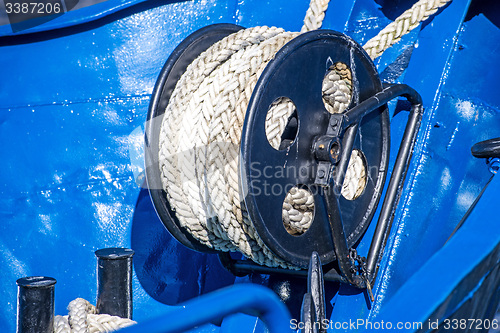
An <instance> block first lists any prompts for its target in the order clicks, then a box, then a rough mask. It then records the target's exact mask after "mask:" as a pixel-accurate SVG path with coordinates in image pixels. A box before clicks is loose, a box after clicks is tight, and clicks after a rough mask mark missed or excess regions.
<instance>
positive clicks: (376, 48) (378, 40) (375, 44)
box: [363, 0, 451, 59]
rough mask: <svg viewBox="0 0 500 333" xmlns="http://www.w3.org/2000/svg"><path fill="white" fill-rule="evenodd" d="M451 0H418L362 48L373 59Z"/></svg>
mask: <svg viewBox="0 0 500 333" xmlns="http://www.w3.org/2000/svg"><path fill="white" fill-rule="evenodd" d="M450 1H451V0H420V1H418V2H416V3H415V4H414V5H413V6H412V7H411V8H410V9H408V10H406V11H405V12H404V13H403V14H401V15H400V16H399V17H398V18H397V19H396V20H395V21H394V22H392V23H390V24H389V25H387V26H386V27H385V28H384V29H383V30H382V31H380V32H379V33H378V34H377V36H375V37H373V38H372V39H370V40H369V41H368V42H366V44H365V46H363V48H364V49H365V51H366V53H368V55H369V56H370V57H371V58H372V59H375V58H377V57H379V56H380V55H382V53H384V51H385V50H387V49H388V48H389V47H391V46H392V45H394V44H395V43H397V42H398V41H399V40H400V39H401V37H402V36H404V35H406V34H407V33H409V32H410V31H412V30H413V29H415V28H416V27H418V26H419V25H420V23H421V22H423V21H425V20H427V19H428V18H429V17H430V16H431V15H433V14H435V13H436V12H437V11H438V9H439V8H441V7H443V6H444V5H446V4H447V3H449V2H450Z"/></svg>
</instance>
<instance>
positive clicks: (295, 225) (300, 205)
mask: <svg viewBox="0 0 500 333" xmlns="http://www.w3.org/2000/svg"><path fill="white" fill-rule="evenodd" d="M281 216H282V219H283V225H284V227H285V229H286V231H287V232H288V233H289V234H290V235H293V236H300V235H302V234H303V233H305V232H306V231H307V230H308V229H309V227H311V224H312V221H313V219H314V196H313V194H312V193H311V191H310V190H309V189H308V188H307V187H306V186H300V185H299V186H294V187H292V188H291V189H290V191H288V193H287V194H286V196H285V200H284V201H283V210H282V214H281Z"/></svg>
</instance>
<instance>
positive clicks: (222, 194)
mask: <svg viewBox="0 0 500 333" xmlns="http://www.w3.org/2000/svg"><path fill="white" fill-rule="evenodd" d="M273 50H275V51H273ZM398 96H403V97H405V98H406V99H407V100H408V101H409V102H410V103H411V105H412V106H411V110H410V114H409V117H408V122H407V125H406V129H405V132H404V136H403V139H402V141H401V145H400V149H399V152H398V155H397V159H396V162H395V164H394V166H393V169H392V173H391V177H390V181H389V184H388V186H387V190H386V194H385V198H384V200H383V204H382V208H381V211H380V215H379V219H378V223H377V227H376V231H375V234H374V236H373V239H372V243H371V247H370V250H369V253H368V255H367V257H366V258H365V257H361V256H359V255H358V254H357V253H356V250H355V248H356V244H357V243H358V242H359V240H360V238H361V237H362V236H363V234H364V233H365V231H366V229H367V227H368V225H369V224H370V222H371V220H372V218H373V216H374V213H375V211H376V209H377V206H378V203H379V200H380V198H381V195H382V191H383V189H384V183H385V178H386V174H387V171H388V169H389V165H388V161H389V148H390V134H389V115H388V109H387V105H386V103H387V102H388V101H390V100H391V99H394V98H396V97H398ZM422 113H423V109H422V102H421V98H420V96H419V94H418V93H417V92H416V91H414V90H413V89H412V88H410V87H408V86H406V85H402V84H398V85H390V86H388V85H387V86H386V85H383V84H382V82H381V80H380V79H379V77H378V73H377V70H376V68H375V66H374V64H373V62H372V60H371V59H370V57H369V56H368V55H367V54H366V52H365V51H364V50H363V48H362V47H361V46H360V45H359V44H357V43H356V42H355V41H354V40H352V39H351V38H350V37H348V36H346V35H345V34H342V33H338V32H335V31H330V30H315V31H311V32H306V33H302V34H298V33H288V32H284V31H283V30H281V29H277V28H267V27H256V28H251V29H243V28H242V27H240V26H237V25H232V24H216V25H211V26H208V27H205V28H202V29H200V30H198V31H196V32H194V33H192V34H191V35H190V36H188V37H187V38H186V39H185V40H184V41H183V42H182V43H181V44H180V45H179V46H178V47H177V48H176V49H175V50H174V51H173V52H172V54H171V56H170V58H169V59H168V60H167V62H166V64H165V65H164V67H163V69H162V71H161V73H160V76H159V78H158V81H157V83H156V86H155V89H154V91H153V97H152V101H151V104H150V108H149V112H148V117H147V124H146V136H145V142H146V150H145V153H146V154H145V157H146V175H147V182H148V188H149V191H150V195H151V198H152V200H153V203H154V206H155V209H156V211H157V213H158V215H159V217H160V218H161V220H162V222H163V224H164V225H165V227H166V228H167V229H168V230H169V231H170V233H171V234H172V235H173V236H174V237H175V238H176V239H177V240H178V241H179V242H180V243H182V244H184V245H185V246H187V247H189V248H191V249H193V250H196V251H202V252H210V253H219V255H220V258H221V262H222V263H223V264H224V265H225V266H226V267H227V268H228V269H229V270H231V271H232V272H233V273H234V274H236V275H241V274H248V273H249V272H260V273H267V274H270V273H273V272H279V273H285V274H292V275H302V276H305V275H307V271H306V270H304V269H306V268H307V267H308V266H309V263H310V258H311V254H312V253H313V252H317V253H318V257H319V259H320V260H321V263H322V264H323V265H324V266H323V270H324V271H325V280H331V281H332V280H333V281H340V282H343V283H349V284H351V285H353V286H355V287H358V288H368V291H369V292H370V294H371V285H372V283H373V281H374V278H375V275H376V266H377V263H378V260H379V259H380V257H381V256H382V253H383V248H384V244H385V241H386V239H387V235H388V232H389V230H390V225H391V223H392V218H393V214H394V210H395V207H396V205H397V202H398V199H399V195H400V190H401V188H402V184H403V182H404V178H405V175H406V170H407V167H408V163H409V160H410V158H411V153H412V150H413V145H414V142H415V138H416V135H417V132H418V129H419V125H420V121H421V117H422ZM235 250H239V251H240V252H242V253H243V254H244V256H245V257H247V258H250V259H251V260H250V259H243V260H240V259H234V255H233V256H231V255H230V254H229V252H235Z"/></svg>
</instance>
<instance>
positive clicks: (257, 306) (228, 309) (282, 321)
mask: <svg viewBox="0 0 500 333" xmlns="http://www.w3.org/2000/svg"><path fill="white" fill-rule="evenodd" d="M238 312H241V313H246V314H249V315H252V316H256V317H259V318H260V319H262V321H263V322H264V323H265V324H266V325H267V328H268V329H269V332H270V333H285V332H286V333H290V332H292V330H291V328H290V319H291V317H290V313H289V312H288V309H287V308H286V307H285V305H284V304H283V303H281V301H280V300H279V298H278V296H277V295H276V294H275V293H273V292H272V291H271V290H270V289H267V288H265V287H262V286H259V285H254V284H240V285H235V286H231V287H227V288H223V289H220V290H218V291H215V292H212V293H210V294H207V295H204V296H201V297H199V298H196V299H193V300H190V301H187V302H185V303H182V304H179V306H178V308H176V309H175V310H172V311H171V312H169V313H167V314H165V315H163V316H161V317H158V318H155V319H153V320H150V321H147V322H144V323H141V324H138V325H134V326H131V327H127V328H124V329H122V330H120V333H139V332H141V333H144V332H148V333H168V332H183V331H185V330H188V329H190V328H193V327H196V326H200V325H202V324H205V323H208V322H210V321H212V320H215V319H221V318H223V317H225V316H227V315H230V314H233V313H238Z"/></svg>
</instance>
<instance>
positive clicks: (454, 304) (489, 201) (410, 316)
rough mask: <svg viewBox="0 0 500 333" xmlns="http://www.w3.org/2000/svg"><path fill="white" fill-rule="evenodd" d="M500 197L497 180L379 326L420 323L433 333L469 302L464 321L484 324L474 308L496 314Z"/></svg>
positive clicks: (392, 304)
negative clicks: (497, 208)
mask: <svg viewBox="0 0 500 333" xmlns="http://www.w3.org/2000/svg"><path fill="white" fill-rule="evenodd" d="M499 191H500V179H499V178H497V177H495V178H494V179H493V180H492V182H491V183H490V184H489V186H488V188H487V189H486V191H485V192H484V194H483V196H482V198H481V200H480V201H479V203H478V205H477V206H476V207H475V209H474V211H473V212H472V214H471V215H470V216H469V218H468V219H467V222H466V223H465V224H464V226H463V227H462V228H461V229H460V230H459V231H458V232H457V234H456V235H455V236H454V237H453V238H452V239H451V240H450V241H449V242H448V243H447V244H446V245H445V246H443V247H442V248H441V249H439V250H438V251H437V252H436V253H435V254H434V255H433V256H432V257H431V258H430V259H429V260H428V261H427V262H426V263H425V264H424V265H422V266H421V267H420V269H419V270H418V272H416V273H415V274H414V275H413V276H412V277H411V279H409V280H408V281H406V283H405V284H404V285H403V286H402V287H401V288H399V290H398V292H396V294H395V295H394V296H393V297H392V298H391V300H390V301H389V302H388V303H387V304H386V306H385V307H384V308H383V309H382V311H381V313H380V315H379V316H377V319H376V321H379V322H381V321H382V320H384V321H385V322H393V323H394V324H395V325H396V322H395V321H394V320H395V319H397V320H398V321H400V322H403V323H405V322H408V323H418V322H420V323H423V327H422V329H421V331H422V332H429V331H431V328H433V326H431V325H435V323H437V322H440V323H443V319H444V318H449V317H450V316H452V315H453V314H454V313H455V312H457V311H458V310H459V309H460V307H461V306H463V304H464V303H467V302H471V301H474V303H476V306H472V307H469V308H467V311H466V312H465V316H466V317H464V316H462V318H464V319H469V318H470V319H474V318H482V313H480V312H479V313H476V312H475V311H476V310H475V308H476V309H477V308H479V309H480V308H482V307H484V308H493V311H495V309H496V306H497V305H498V301H499V295H500V281H499V279H498V277H499V276H500V275H499V268H500V229H499V228H493V229H492V228H491V221H492V220H494V221H497V219H498V216H497V214H496V212H494V210H492V209H491V207H495V206H497V205H498V201H499V200H498V193H499ZM430 272H432V273H434V274H430ZM435 274H439V275H438V276H436V275H435ZM491 280H492V281H491ZM488 283H489V284H490V286H488ZM481 287H483V290H482V288H481ZM484 289H485V290H484ZM474 298H475V299H474ZM477 303H479V304H477ZM401 309H405V311H401ZM490 311H491V310H490ZM462 315H464V314H462ZM368 331H370V330H368ZM414 331H416V330H414Z"/></svg>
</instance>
